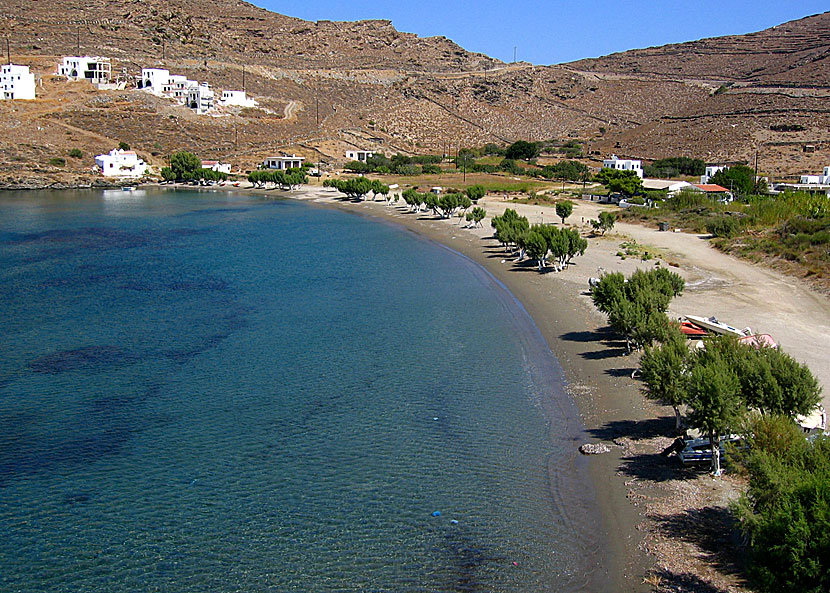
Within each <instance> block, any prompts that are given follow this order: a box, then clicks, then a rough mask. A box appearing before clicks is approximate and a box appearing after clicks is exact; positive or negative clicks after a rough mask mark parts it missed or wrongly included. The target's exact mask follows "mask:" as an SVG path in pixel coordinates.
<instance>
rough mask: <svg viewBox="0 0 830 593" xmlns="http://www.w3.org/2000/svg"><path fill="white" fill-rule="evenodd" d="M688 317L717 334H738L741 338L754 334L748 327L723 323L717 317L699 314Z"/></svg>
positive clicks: (699, 325) (695, 323) (687, 317)
mask: <svg viewBox="0 0 830 593" xmlns="http://www.w3.org/2000/svg"><path fill="white" fill-rule="evenodd" d="M686 319H688V320H689V321H690V322H691V323H692V324H694V325H696V326H698V327H701V328H703V329H705V330H708V331H711V332H715V333H716V334H726V335H732V336H737V337H739V338H743V337H746V336H751V335H752V330H751V329H749V328H748V327H747V328H744V329H738V328H737V327H732V326H731V325H728V324H726V323H722V322H720V321H718V320H717V318H715V317H714V316H713V317H698V316H697V315H686Z"/></svg>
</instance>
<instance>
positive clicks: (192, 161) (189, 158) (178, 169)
mask: <svg viewBox="0 0 830 593" xmlns="http://www.w3.org/2000/svg"><path fill="white" fill-rule="evenodd" d="M170 168H171V169H172V170H173V174H174V175H175V176H176V179H177V180H179V181H187V180H190V179H198V178H199V177H198V174H199V171H200V170H201V169H202V160H201V159H200V158H199V157H197V156H196V155H195V154H193V153H192V152H187V151H186V150H182V151H180V152H177V153H175V154H174V155H173V156H171V157H170Z"/></svg>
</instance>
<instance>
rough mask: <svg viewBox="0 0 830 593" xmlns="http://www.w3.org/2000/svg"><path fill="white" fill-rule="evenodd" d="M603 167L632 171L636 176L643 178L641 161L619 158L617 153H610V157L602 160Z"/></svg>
mask: <svg viewBox="0 0 830 593" xmlns="http://www.w3.org/2000/svg"><path fill="white" fill-rule="evenodd" d="M602 168H603V169H615V170H617V171H634V173H636V174H637V177H639V178H640V179H642V178H643V163H642V161H631V160H627V159H621V158H619V157H618V156H617V155H615V154H612V155H611V158H610V159H606V160H604V161H602Z"/></svg>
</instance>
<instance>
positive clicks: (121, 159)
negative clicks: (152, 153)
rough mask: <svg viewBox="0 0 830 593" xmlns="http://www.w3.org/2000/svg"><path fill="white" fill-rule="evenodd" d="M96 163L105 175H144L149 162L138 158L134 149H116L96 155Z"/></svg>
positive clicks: (136, 176)
mask: <svg viewBox="0 0 830 593" xmlns="http://www.w3.org/2000/svg"><path fill="white" fill-rule="evenodd" d="M95 165H96V166H97V167H98V168H99V169H100V171H101V174H102V175H103V176H104V177H132V178H138V177H142V176H143V175H144V174H145V173H146V172H147V163H145V162H144V161H142V160H141V159H140V158H138V155H137V154H136V153H135V151H134V150H119V149H117V148H116V149H114V150H111V151H110V152H109V154H99V155H98V156H96V157H95Z"/></svg>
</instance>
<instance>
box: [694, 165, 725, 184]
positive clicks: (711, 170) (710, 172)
mask: <svg viewBox="0 0 830 593" xmlns="http://www.w3.org/2000/svg"><path fill="white" fill-rule="evenodd" d="M726 168H727V167H726V165H707V166H706V172H705V173H704V174H703V175H701V176H700V184H701V185H706V184H707V183H709V180H710V179H712V177H714V176H715V175H717V174H718V172H719V171H723V170H724V169H726Z"/></svg>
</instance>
